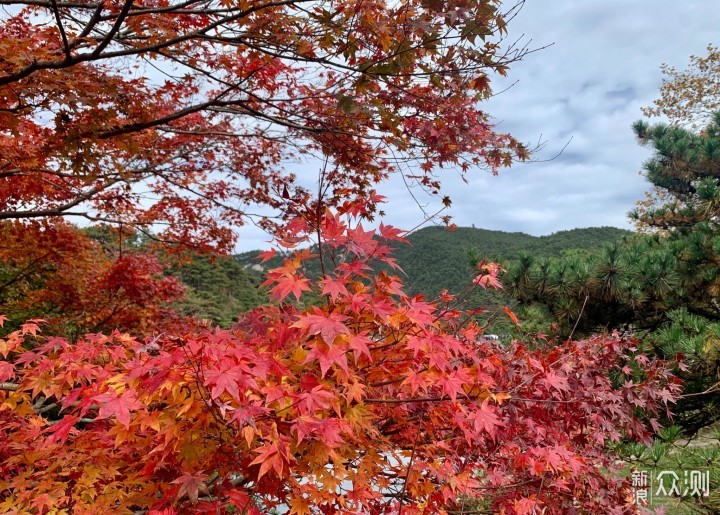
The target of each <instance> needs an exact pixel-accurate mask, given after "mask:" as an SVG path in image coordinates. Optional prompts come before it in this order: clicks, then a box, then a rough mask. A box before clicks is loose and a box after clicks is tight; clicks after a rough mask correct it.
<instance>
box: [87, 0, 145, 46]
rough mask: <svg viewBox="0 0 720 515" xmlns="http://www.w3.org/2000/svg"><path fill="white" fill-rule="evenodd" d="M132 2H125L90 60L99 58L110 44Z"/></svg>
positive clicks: (128, 0)
mask: <svg viewBox="0 0 720 515" xmlns="http://www.w3.org/2000/svg"><path fill="white" fill-rule="evenodd" d="M133 2H134V0H125V4H124V5H123V8H122V10H121V11H120V14H119V15H118V17H117V20H115V23H114V24H113V26H112V28H111V29H110V32H108V33H107V34H106V35H105V38H104V39H103V40H102V41H101V42H100V44H99V45H98V46H97V47H96V48H95V50H93V52H92V54H90V59H92V58H95V57H97V56H99V55H100V54H101V53H102V51H103V50H105V48H107V46H108V45H109V44H110V42H111V41H112V39H113V37H115V34H117V32H118V31H119V30H120V27H121V26H122V24H123V22H124V21H125V17H126V16H127V15H128V13H129V12H130V7H132V4H133Z"/></svg>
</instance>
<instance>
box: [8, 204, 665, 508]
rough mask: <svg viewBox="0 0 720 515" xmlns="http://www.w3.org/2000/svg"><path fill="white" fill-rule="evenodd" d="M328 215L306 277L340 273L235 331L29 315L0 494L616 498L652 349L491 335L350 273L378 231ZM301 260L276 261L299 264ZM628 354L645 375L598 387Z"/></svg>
mask: <svg viewBox="0 0 720 515" xmlns="http://www.w3.org/2000/svg"><path fill="white" fill-rule="evenodd" d="M304 225H305V223H303V222H298V223H297V224H295V227H296V232H294V234H293V236H292V237H293V238H296V239H298V238H299V239H302V238H304V237H306V235H305V234H304V233H303V232H302V231H303V229H302V228H303V226H304ZM326 226H327V227H332V228H333V229H332V230H333V231H334V232H335V234H336V237H335V238H334V239H331V238H328V239H327V240H326V241H327V243H326V247H325V249H324V250H323V254H324V255H325V256H326V257H327V258H330V257H331V258H332V259H333V260H334V262H335V263H337V264H338V266H336V267H335V268H334V269H333V270H332V271H331V272H329V275H328V276H327V277H325V278H324V280H322V281H320V282H318V283H313V282H310V281H309V282H308V283H307V284H308V286H310V287H311V288H312V291H314V292H315V293H316V294H321V293H322V291H323V289H324V288H325V286H324V285H326V284H328V281H333V284H337V285H342V286H343V288H340V287H334V288H333V289H332V290H331V291H329V292H327V296H326V302H325V304H324V305H322V306H319V307H315V308H313V309H312V310H309V311H302V310H300V309H298V308H297V307H296V306H295V305H293V304H290V303H287V302H285V301H284V300H282V299H283V298H284V297H286V296H287V295H288V294H289V293H290V291H292V290H290V291H287V292H285V291H282V292H277V296H278V297H279V298H281V302H279V303H278V304H275V305H271V306H265V307H262V308H260V309H257V310H255V311H253V312H250V313H248V314H247V315H246V316H244V317H243V318H242V319H241V320H240V321H239V322H238V324H237V325H236V326H235V327H234V328H232V329H231V330H220V329H202V330H198V331H193V332H191V333H187V334H167V335H163V336H162V337H160V338H156V339H154V340H152V341H150V340H138V339H135V338H132V337H130V336H127V335H124V334H121V333H118V332H115V333H113V334H111V335H109V336H103V335H99V334H92V335H86V336H85V337H83V338H81V339H79V340H78V341H77V342H75V343H70V342H67V341H66V340H64V339H59V338H43V337H41V336H40V335H39V334H35V333H36V331H37V326H36V325H34V324H29V325H28V326H27V327H25V328H24V329H23V330H19V331H15V332H12V333H11V334H9V335H8V336H6V337H5V338H4V339H3V340H0V354H1V355H2V356H3V357H4V358H5V359H6V360H7V362H9V363H12V364H13V369H12V371H4V375H5V376H6V379H7V381H8V382H6V383H3V385H4V390H5V391H2V392H0V400H2V405H1V406H2V408H1V409H0V420H1V424H0V428H2V432H3V438H2V439H0V458H2V460H1V461H0V463H2V465H1V466H0V467H1V468H0V492H3V493H2V496H3V498H4V501H2V502H0V508H1V509H2V510H4V511H8V510H18V509H19V510H24V509H27V510H32V509H36V510H38V511H42V510H44V509H46V508H47V509H50V508H52V509H56V508H57V509H60V508H64V509H68V510H71V511H77V512H83V511H88V510H93V511H95V512H117V511H120V510H130V509H133V510H138V509H141V510H152V511H151V512H153V513H161V512H164V513H178V512H206V511H212V512H215V511H216V510H218V509H225V508H226V507H229V506H234V507H235V508H236V509H239V510H241V511H242V512H249V513H260V512H263V513H264V512H267V511H268V510H269V509H271V508H273V507H278V506H287V507H289V509H290V511H291V512H292V513H332V512H347V513H349V512H358V511H359V512H365V513H394V512H397V511H399V510H400V509H402V510H403V512H405V513H422V512H423V511H427V510H428V509H429V510H431V511H432V512H443V511H444V510H448V509H452V507H453V506H455V505H456V503H457V502H458V499H459V497H460V496H472V497H480V498H485V499H489V500H491V502H492V503H493V506H494V510H495V511H498V512H499V511H503V510H504V511H503V512H504V513H507V514H513V513H515V514H529V513H532V510H533V509H534V507H537V508H539V509H545V510H546V513H558V514H559V513H570V512H572V511H573V510H579V511H581V512H585V513H626V512H632V511H633V506H632V505H631V504H630V503H631V501H630V497H629V496H628V493H629V484H628V482H627V481H624V480H622V479H620V478H619V477H618V476H617V475H614V474H613V473H612V471H613V457H612V456H611V455H610V454H609V453H608V452H607V450H606V447H605V443H606V441H617V440H618V439H620V438H621V437H630V438H636V439H640V440H647V439H648V437H649V436H650V434H651V433H650V431H649V430H648V429H647V428H646V427H645V425H644V424H643V423H642V422H641V420H640V419H639V418H638V410H641V412H642V413H643V414H644V416H647V417H650V418H651V423H653V424H656V421H655V420H654V419H652V418H653V417H654V416H655V415H656V414H658V413H661V412H662V413H664V412H665V410H667V402H668V401H672V400H673V399H675V398H676V397H677V395H678V393H679V385H678V383H677V380H676V379H675V378H674V377H673V375H672V374H671V373H670V372H669V369H668V366H667V365H666V364H665V363H662V362H659V361H657V360H654V359H649V358H646V357H645V356H642V355H637V356H636V355H634V352H635V349H634V348H633V342H631V341H627V340H623V339H620V338H619V337H617V336H614V335H605V336H602V337H595V338H592V339H589V340H585V341H579V342H571V341H568V342H565V343H563V344H562V345H558V346H548V347H545V346H542V347H539V348H538V349H534V350H532V349H529V348H526V347H524V346H523V345H521V344H519V343H513V344H512V345H510V346H509V347H508V348H507V349H503V348H499V347H498V346H497V345H495V344H492V343H490V342H487V341H484V340H483V339H481V338H479V336H480V335H481V330H480V328H479V327H478V326H477V325H476V324H475V323H474V322H472V321H470V320H471V319H470V317H468V316H466V314H465V313H462V312H460V311H458V310H447V309H441V308H439V307H438V306H436V305H434V304H433V303H429V302H425V301H422V300H421V299H419V298H412V297H408V296H406V295H404V294H403V293H402V289H401V282H400V280H399V279H398V278H396V277H390V276H386V275H381V276H372V275H369V274H368V273H366V272H365V270H366V267H364V266H363V265H364V264H365V263H366V262H367V261H368V260H369V259H372V258H375V259H381V260H383V259H389V250H388V246H387V242H386V241H385V240H383V239H382V238H378V239H370V238H367V237H366V235H367V233H366V232H365V231H362V230H358V229H352V228H348V227H347V226H346V225H345V223H344V221H343V220H341V219H340V218H339V217H337V216H333V215H331V214H328V215H326V216H325V217H324V219H323V221H322V227H321V233H322V231H323V228H324V227H326ZM307 229H310V228H309V227H308V228H307ZM310 232H311V233H312V234H315V233H316V231H315V230H312V231H310ZM385 234H386V236H390V237H398V236H397V234H396V233H392V232H389V231H387V230H386V231H385ZM307 255H308V254H307V253H305V254H304V255H302V254H301V255H299V256H298V257H297V258H295V259H297V260H299V261H302V260H303V258H304V257H307ZM297 265H298V263H297V262H295V261H294V260H292V259H291V260H289V262H288V263H286V265H285V266H284V267H283V268H281V269H279V270H277V271H275V273H274V274H273V275H272V277H273V280H274V281H280V280H282V279H283V278H284V277H287V274H290V276H292V277H293V280H294V281H301V280H302V279H303V276H302V271H301V267H300V266H297ZM493 270H496V269H494V268H492V267H489V268H488V269H487V270H486V272H487V273H494V272H493ZM490 283H491V282H490ZM490 283H489V284H490ZM303 284H305V283H303ZM301 295H302V293H301ZM446 297H447V296H446ZM446 300H447V299H446ZM631 362H632V363H633V364H634V366H636V367H639V368H640V369H641V370H642V371H644V379H641V380H637V379H636V380H635V381H625V382H624V383H623V384H620V385H614V384H613V383H612V382H611V380H610V379H609V378H608V374H609V373H611V372H612V373H613V374H619V375H620V376H624V375H625V373H624V372H623V370H627V368H624V367H626V365H628V364H629V363H631ZM55 405H56V406H57V407H52V408H50V407H51V406H55ZM53 410H55V411H57V410H59V415H58V416H57V417H56V420H58V422H57V423H53V422H50V421H49V418H48V412H50V413H51V412H52V411H53Z"/></svg>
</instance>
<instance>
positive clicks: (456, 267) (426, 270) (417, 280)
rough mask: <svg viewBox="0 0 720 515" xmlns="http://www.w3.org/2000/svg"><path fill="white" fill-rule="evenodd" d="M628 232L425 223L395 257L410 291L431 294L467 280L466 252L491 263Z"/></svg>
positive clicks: (585, 245)
mask: <svg viewBox="0 0 720 515" xmlns="http://www.w3.org/2000/svg"><path fill="white" fill-rule="evenodd" d="M630 234H632V233H631V232H630V231H625V230H622V229H618V228H615V227H590V228H586V229H573V230H570V231H561V232H557V233H555V234H551V235H549V236H531V235H529V234H525V233H520V232H514V233H509V232H503V231H489V230H485V229H475V228H472V227H460V228H458V229H455V230H454V231H448V230H447V229H445V228H442V227H428V228H425V229H421V230H419V231H417V232H415V233H413V234H411V235H410V237H409V238H408V240H409V241H410V243H411V244H412V246H407V245H405V246H401V247H399V248H398V249H397V252H396V257H397V260H398V263H399V264H400V266H401V267H402V268H403V270H404V271H405V273H406V274H407V277H406V284H407V286H408V290H409V291H410V292H411V293H423V294H425V295H430V296H432V295H434V294H436V293H438V292H439V291H441V290H443V289H445V288H447V289H449V290H450V291H459V290H461V289H462V288H464V287H465V286H466V285H467V284H468V282H469V281H470V279H472V270H471V266H470V263H471V259H470V256H471V255H472V254H475V256H476V257H486V258H488V259H489V260H492V261H498V262H504V261H508V260H512V259H515V258H517V257H518V256H520V255H521V254H522V253H524V252H526V253H529V254H533V255H536V256H559V255H560V254H561V253H562V252H563V251H565V250H570V249H593V248H598V247H601V246H602V245H603V244H604V243H606V242H615V241H619V240H620V239H622V238H623V237H624V236H628V235H630Z"/></svg>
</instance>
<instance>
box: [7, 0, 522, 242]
mask: <svg viewBox="0 0 720 515" xmlns="http://www.w3.org/2000/svg"><path fill="white" fill-rule="evenodd" d="M2 5H4V6H7V7H9V9H10V10H9V11H8V13H10V14H7V15H5V17H4V18H3V20H2V23H1V24H0V127H1V128H2V130H1V131H0V155H1V156H2V157H1V158H0V206H3V207H2V209H0V220H8V219H19V220H25V219H32V218H48V217H81V218H86V219H89V220H91V221H104V222H108V223H122V224H125V225H126V226H131V225H132V226H134V227H136V228H137V229H140V230H143V231H146V232H148V233H152V234H153V235H154V236H155V237H156V238H159V239H162V240H164V241H172V242H174V243H176V244H177V245H181V246H191V245H192V246H195V247H197V248H200V249H203V248H217V249H221V250H229V249H232V246H233V242H234V236H235V235H234V230H233V228H234V227H237V226H238V225H240V224H242V223H245V222H246V221H247V219H248V217H252V216H253V213H254V212H255V211H256V206H257V205H265V206H270V207H272V208H274V209H275V211H276V214H277V215H279V216H283V215H287V214H288V213H291V214H295V213H294V212H295V211H297V210H298V209H305V208H307V209H315V208H316V207H317V206H313V205H311V204H312V202H310V201H309V200H310V199H311V195H312V194H315V193H318V192H317V191H314V190H313V192H312V193H311V192H310V191H309V190H308V189H306V188H303V186H302V181H297V180H296V173H295V171H294V169H295V168H301V167H302V166H303V165H302V164H301V160H310V162H311V164H310V165H307V167H309V168H311V169H312V168H313V167H315V168H317V167H316V166H315V165H313V164H312V163H315V162H320V163H324V165H321V166H320V168H321V170H320V173H321V175H322V180H321V181H320V184H319V186H318V188H319V190H320V191H319V195H317V196H319V197H323V199H324V200H323V202H324V204H325V205H328V204H330V205H337V206H338V207H339V208H341V209H346V210H347V209H358V206H360V205H362V204H361V202H360V201H364V203H365V204H364V207H363V208H362V209H364V210H365V211H366V212H368V213H372V212H373V211H374V209H375V205H376V198H375V197H373V196H372V195H371V190H372V186H373V184H375V183H377V182H378V181H380V180H382V179H383V178H385V177H387V176H388V174H390V173H393V172H396V171H400V172H401V173H405V174H406V175H408V176H412V177H411V180H417V181H419V182H420V183H421V184H422V185H423V186H424V187H426V188H427V189H429V190H431V191H437V189H438V187H439V181H438V178H437V177H436V176H435V175H433V172H434V171H436V170H437V169H438V167H441V166H448V165H454V166H456V167H457V168H458V169H460V170H462V171H463V172H464V171H467V170H469V169H472V168H476V167H480V168H487V169H489V170H491V171H493V172H494V171H496V170H497V169H498V168H499V167H501V166H505V165H508V164H509V163H510V162H511V161H512V159H513V158H515V157H518V158H524V157H525V156H526V155H527V152H526V150H525V148H524V147H523V146H522V145H521V144H519V143H518V142H517V141H516V140H515V139H514V138H512V137H511V136H509V135H505V134H500V133H497V132H495V131H494V128H493V125H492V123H491V122H490V120H489V118H488V116H487V115H486V114H485V113H484V112H483V111H482V110H480V109H479V107H478V100H482V99H484V98H486V97H487V96H488V95H489V94H490V86H489V74H491V73H505V70H506V68H507V66H508V64H509V63H511V62H512V61H514V60H516V59H519V58H521V57H522V55H523V54H524V53H525V51H526V50H525V49H524V48H517V47H514V46H513V45H505V43H504V42H503V41H502V36H503V34H504V33H505V24H506V21H505V15H506V14H507V13H505V12H503V11H501V9H500V6H499V4H498V3H497V2H495V1H492V0H451V1H448V2H434V1H430V2H428V1H426V0H405V1H403V2H397V3H390V4H386V3H384V2H368V1H366V0H352V1H343V2H334V1H329V0H325V1H316V0H313V1H309V0H282V1H266V2H264V1H251V2H246V1H238V2H232V1H230V2H226V1H222V2H220V1H208V0H187V1H182V2H177V3H173V2H170V1H167V0H160V1H157V0H124V1H111V2H96V1H95V0H88V1H79V2H75V1H73V2H65V1H54V0H16V1H15V0H3V1H2ZM509 12H510V13H512V12H513V8H510V9H509ZM313 159H316V161H313ZM292 161H295V162H297V166H296V167H288V166H285V165H284V163H287V162H292ZM317 173H318V172H317V170H314V171H312V180H313V181H314V180H315V179H316V177H317ZM307 183H308V181H307V179H305V184H307ZM255 218H256V221H257V223H260V224H261V225H262V226H263V227H272V223H271V219H270V218H269V217H262V216H259V215H258V216H257V217H255ZM275 229H278V226H275Z"/></svg>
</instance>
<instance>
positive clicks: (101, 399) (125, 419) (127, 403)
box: [93, 389, 143, 428]
mask: <svg viewBox="0 0 720 515" xmlns="http://www.w3.org/2000/svg"><path fill="white" fill-rule="evenodd" d="M93 400H94V401H95V402H98V403H99V404H100V411H99V413H98V416H97V418H100V419H102V418H110V417H115V418H117V419H118V421H119V422H120V423H121V424H122V425H124V426H125V427H126V428H129V427H130V411H131V410H136V409H140V408H142V407H143V404H142V403H141V402H139V401H138V400H137V397H136V396H135V392H133V391H132V390H127V391H125V392H123V393H122V395H118V394H117V393H116V392H115V390H113V389H110V390H108V391H107V392H106V393H103V394H100V395H96V396H95V397H94V399H93Z"/></svg>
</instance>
